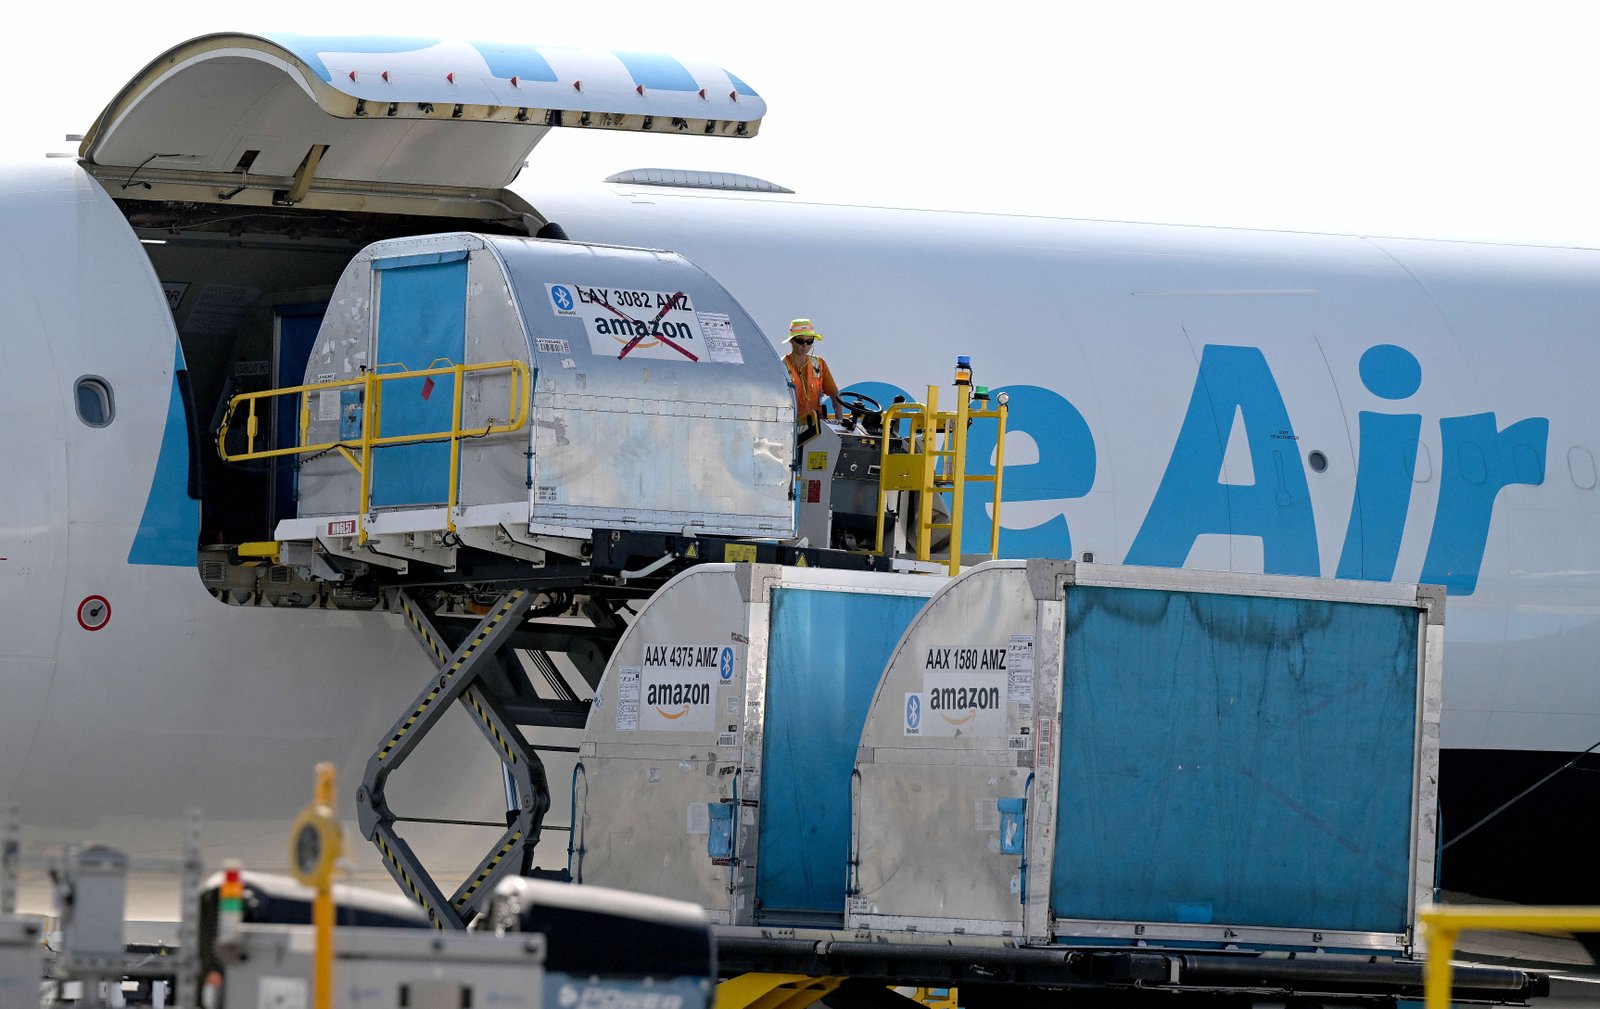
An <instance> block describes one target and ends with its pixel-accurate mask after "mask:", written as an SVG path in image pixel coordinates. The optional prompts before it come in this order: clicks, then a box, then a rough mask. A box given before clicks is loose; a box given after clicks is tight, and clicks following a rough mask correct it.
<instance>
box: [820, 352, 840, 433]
mask: <svg viewBox="0 0 1600 1009" xmlns="http://www.w3.org/2000/svg"><path fill="white" fill-rule="evenodd" d="M822 391H823V392H825V393H827V395H828V399H829V400H831V401H832V403H833V415H834V416H835V417H838V418H839V419H840V420H843V419H844V407H843V406H842V405H841V404H840V403H839V386H838V384H837V383H835V382H834V380H833V372H832V371H830V370H829V369H828V362H826V361H824V362H822Z"/></svg>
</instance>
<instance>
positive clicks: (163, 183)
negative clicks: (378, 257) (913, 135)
mask: <svg viewBox="0 0 1600 1009" xmlns="http://www.w3.org/2000/svg"><path fill="white" fill-rule="evenodd" d="M765 111H766V105H765V103H764V102H763V101H762V100H761V98H760V97H759V96H758V95H756V93H755V92H754V91H752V90H750V88H749V87H748V86H746V85H745V84H744V83H743V82H742V81H740V80H739V79H738V78H737V77H734V76H733V75H731V74H729V73H728V72H727V71H725V70H722V69H720V68H717V67H714V66H710V65H706V64H699V63H683V62H680V61H678V60H675V59H672V58H671V57H666V56H655V55H647V54H640V53H611V52H603V51H587V50H578V49H565V48H558V47H541V46H531V45H497V44H488V43H481V42H449V41H443V40H439V39H428V38H383V37H361V38H320V37H310V36H300V35H274V36H254V35H207V36H203V37H201V38H197V39H194V40H193V41H190V42H185V43H183V44H182V45H179V46H177V47H176V48H174V49H172V50H170V51H168V52H167V53H165V54H164V55H162V56H161V57H159V58H158V59H156V60H155V61H154V62H152V63H151V64H150V65H149V66H147V67H146V68H145V69H144V70H143V71H142V72H141V73H140V74H139V75H138V76H136V77H135V78H134V79H133V80H132V81H131V82H130V83H129V84H128V85H127V86H126V87H124V88H123V89H122V91H121V92H120V93H118V95H117V97H116V98H115V99H114V100H113V101H112V102H111V104H110V105H108V106H107V107H106V109H105V111H104V112H102V113H101V114H100V116H99V118H98V119H97V120H96V121H95V123H94V125H93V126H92V127H91V128H90V130H89V132H88V134H87V135H86V137H85V139H84V141H83V144H82V146H81V147H80V149H79V154H80V155H81V157H82V158H83V159H84V161H85V163H86V165H87V167H88V168H89V169H90V171H92V172H93V173H94V174H95V175H96V176H97V177H99V178H100V179H101V180H102V182H103V183H104V184H105V185H106V187H107V189H108V190H110V192H111V194H112V196H113V197H117V198H137V199H146V200H162V199H185V200H199V201H200V202H206V203H224V204H234V205H244V206H278V207H301V208H304V209H323V210H337V211H364V212H378V213H382V212H395V213H408V214H417V213H427V214H430V216H432V215H438V216H444V215H449V216H455V217H469V218H485V219H493V218H496V217H505V216H519V215H522V214H525V213H527V212H528V211H527V208H526V206H525V205H524V204H522V203H521V201H519V200H517V199H516V198H515V197H512V196H511V195H510V194H508V193H505V192H504V191H503V190H504V187H505V186H507V185H508V184H509V183H510V182H511V181H512V179H514V178H515V177H516V176H517V174H518V172H519V171H521V169H522V166H523V165H524V164H525V163H526V159H527V157H528V155H529V153H530V152H531V151H532V150H533V148H534V146H535V145H537V144H538V143H539V141H540V140H541V139H543V137H544V136H545V135H546V134H547V133H548V132H549V131H550V130H551V129H552V128H555V127H563V126H564V127H573V128H578V129H606V130H631V131H635V132H658V133H686V134H694V135H698V136H725V137H749V136H754V135H755V133H756V131H757V129H758V128H759V126H760V122H761V117H762V115H763V114H764V113H765ZM397 201H398V202H397ZM429 202H432V203H435V204H436V206H435V207H434V208H433V209H432V210H431V211H430V210H420V209H419V208H418V206H417V204H419V203H429ZM474 204H476V205H478V209H477V210H476V212H472V211H471V210H470V209H469V208H470V207H471V206H472V205H474Z"/></svg>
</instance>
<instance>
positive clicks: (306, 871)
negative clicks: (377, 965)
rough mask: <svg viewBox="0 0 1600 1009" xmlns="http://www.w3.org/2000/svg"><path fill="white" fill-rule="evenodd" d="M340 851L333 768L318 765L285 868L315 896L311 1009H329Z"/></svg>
mask: <svg viewBox="0 0 1600 1009" xmlns="http://www.w3.org/2000/svg"><path fill="white" fill-rule="evenodd" d="M343 851H344V840H343V835H342V832H341V831H340V830H339V821H337V820H335V819H334V818H333V765H332V764H318V765H317V793H316V798H315V799H314V800H313V801H312V803H311V805H309V806H307V807H306V808H305V809H303V810H301V812H300V817H299V818H298V819H297V820H295V822H294V829H293V830H291V831H290V834H289V867H290V868H291V869H293V870H294V876H295V879H298V880H299V881H300V882H301V884H303V885H305V886H309V887H311V888H312V889H314V890H315V891H316V894H317V895H316V897H315V899H314V900H313V901H312V904H311V929H312V933H313V935H314V938H315V946H314V948H313V950H312V960H311V990H312V1005H313V1006H314V1007H315V1009H333V921H334V912H333V867H334V865H335V864H337V863H338V861H339V856H340V855H341V854H343Z"/></svg>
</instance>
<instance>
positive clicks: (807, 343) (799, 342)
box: [789, 340, 816, 347]
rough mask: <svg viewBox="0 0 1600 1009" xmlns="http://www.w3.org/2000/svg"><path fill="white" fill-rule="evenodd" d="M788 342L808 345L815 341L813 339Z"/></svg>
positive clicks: (803, 345)
mask: <svg viewBox="0 0 1600 1009" xmlns="http://www.w3.org/2000/svg"><path fill="white" fill-rule="evenodd" d="M789 342H790V343H797V344H799V345H800V346H802V347H809V346H811V345H812V344H813V343H815V342H816V341H815V340H790V341H789Z"/></svg>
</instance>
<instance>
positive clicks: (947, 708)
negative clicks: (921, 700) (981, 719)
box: [926, 686, 1000, 727]
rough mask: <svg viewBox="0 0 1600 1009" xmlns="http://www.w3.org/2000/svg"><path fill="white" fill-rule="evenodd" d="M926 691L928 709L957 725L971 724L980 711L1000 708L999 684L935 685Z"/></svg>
mask: <svg viewBox="0 0 1600 1009" xmlns="http://www.w3.org/2000/svg"><path fill="white" fill-rule="evenodd" d="M926 693H927V697H928V710H929V711H933V712H937V713H938V715H939V717H941V718H943V719H944V720H945V721H946V722H948V723H949V724H951V725H953V726H957V727H960V726H964V725H968V724H970V723H971V722H972V720H973V719H975V718H977V717H978V712H980V711H998V710H1000V688H999V687H998V686H986V687H976V686H973V687H966V686H963V687H935V688H933V689H931V690H928V691H927V692H926Z"/></svg>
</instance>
